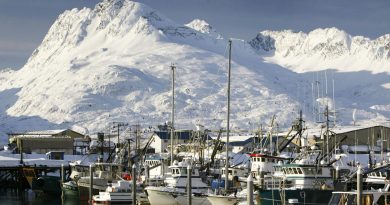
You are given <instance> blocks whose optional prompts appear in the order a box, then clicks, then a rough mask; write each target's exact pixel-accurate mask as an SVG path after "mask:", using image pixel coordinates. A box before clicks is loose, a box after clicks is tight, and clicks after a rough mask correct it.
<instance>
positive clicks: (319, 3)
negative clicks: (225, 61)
mask: <svg viewBox="0 0 390 205" xmlns="http://www.w3.org/2000/svg"><path fill="white" fill-rule="evenodd" d="M137 1H138V2H141V3H144V4H147V5H149V6H150V7H152V8H155V9H157V10H158V11H160V12H161V13H163V14H165V16H167V17H169V18H170V19H172V20H174V21H176V22H177V23H180V24H185V23H188V22H190V21H191V20H192V19H195V18H199V19H203V20H205V21H207V22H208V23H209V24H210V25H212V26H213V27H214V29H216V30H217V32H219V33H221V34H222V35H223V36H225V37H228V38H229V37H232V38H241V39H245V40H250V39H251V38H253V37H255V36H256V33H258V32H260V31H263V30H284V29H291V30H294V31H304V32H310V31H311V30H313V29H316V28H325V27H337V28H339V29H342V30H345V31H346V32H347V33H349V34H351V35H362V36H366V37H369V38H371V39H374V38H377V37H379V36H382V35H384V34H390V21H389V19H390V12H389V10H390V1H388V0H373V1H369V0H137ZM98 2H99V0H18V1H15V0H0V69H2V68H13V69H18V68H21V67H22V66H23V65H24V64H25V63H26V61H27V60H28V57H29V56H30V55H31V53H32V52H33V50H34V49H35V48H36V47H38V45H39V44H40V43H41V42H42V40H43V38H44V36H45V34H46V33H47V31H48V30H49V28H50V26H51V25H52V24H53V22H54V21H55V20H56V18H57V17H58V15H59V14H61V13H62V12H63V11H65V10H67V9H72V8H83V7H90V8H92V7H94V5H95V4H96V3H98Z"/></svg>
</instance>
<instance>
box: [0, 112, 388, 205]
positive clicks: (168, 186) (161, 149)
mask: <svg viewBox="0 0 390 205" xmlns="http://www.w3.org/2000/svg"><path fill="white" fill-rule="evenodd" d="M297 116H298V117H297V119H296V121H294V123H293V125H292V126H291V128H290V130H286V131H285V132H276V130H275V128H274V127H273V125H272V124H273V123H271V125H270V126H269V127H268V128H267V129H258V130H256V131H255V132H249V131H240V132H237V131H230V133H229V135H230V136H229V138H230V139H229V142H227V140H228V139H227V137H228V132H227V130H223V129H221V130H217V131H211V130H208V129H207V128H205V127H204V126H201V125H198V126H197V127H196V129H194V130H179V129H177V130H175V129H172V124H171V123H166V124H163V125H160V126H158V128H157V129H155V130H153V131H151V130H150V128H148V131H147V130H146V129H142V127H141V126H140V125H136V126H129V125H123V126H122V127H121V128H120V129H117V127H116V128H115V130H116V131H117V133H115V132H108V133H104V132H99V133H96V134H94V135H90V136H89V135H82V134H80V133H77V132H75V131H73V130H70V129H68V130H47V131H33V132H25V133H9V144H8V145H6V146H4V148H3V149H2V151H0V159H1V160H0V184H1V187H2V188H3V189H6V190H12V191H13V192H17V193H22V194H23V193H33V194H34V196H36V197H37V198H39V197H45V196H54V197H57V198H61V199H62V202H61V201H58V202H59V204H61V203H62V204H66V203H63V202H64V200H65V201H66V200H67V199H72V200H73V202H72V203H71V204H75V203H74V200H76V201H77V203H78V204H151V205H170V204H175V205H179V204H180V205H184V204H194V205H203V204H207V205H222V204H223V205H227V204H232V205H233V204H259V205H260V204H261V205H264V204H265V205H278V204H280V205H281V204H329V205H345V204H360V205H371V204H389V202H388V201H389V200H390V198H389V197H388V195H389V194H390V191H389V188H390V184H389V176H388V175H389V173H390V163H389V156H390V154H389V150H390V149H389V144H388V140H389V137H390V128H389V127H386V126H371V127H363V126H351V127H332V128H330V127H327V126H325V127H321V128H308V127H306V126H305V124H304V120H303V119H302V114H300V115H297ZM112 125H113V127H115V126H114V125H115V124H114V123H113V124H112ZM116 125H118V124H116ZM68 204H69V203H68Z"/></svg>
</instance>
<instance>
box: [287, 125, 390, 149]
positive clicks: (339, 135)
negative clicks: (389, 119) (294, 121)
mask: <svg viewBox="0 0 390 205" xmlns="http://www.w3.org/2000/svg"><path fill="white" fill-rule="evenodd" d="M292 135H294V132H292V133H291V134H290V137H291V136H292ZM303 136H304V139H306V140H307V143H308V145H316V146H319V148H320V149H322V143H317V142H318V141H321V140H325V141H326V128H313V129H306V130H305V131H304V133H303ZM389 140H390V127H386V126H381V125H378V126H340V127H332V128H330V129H329V139H328V142H329V151H331V149H333V148H334V147H335V145H336V144H337V147H340V146H341V145H344V146H345V145H346V146H350V147H351V146H357V145H359V146H362V145H364V146H367V147H371V148H374V147H376V148H379V149H383V150H384V151H385V150H388V149H389V148H390V144H389ZM293 142H294V143H295V144H297V143H298V138H297V139H296V140H295V141H293ZM303 144H305V143H303ZM389 150H390V149H389Z"/></svg>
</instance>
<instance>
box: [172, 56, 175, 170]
mask: <svg viewBox="0 0 390 205" xmlns="http://www.w3.org/2000/svg"><path fill="white" fill-rule="evenodd" d="M171 70H172V113H171V121H172V122H171V123H172V124H171V165H173V137H174V136H175V65H174V64H172V65H171Z"/></svg>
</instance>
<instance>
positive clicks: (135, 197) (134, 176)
mask: <svg viewBox="0 0 390 205" xmlns="http://www.w3.org/2000/svg"><path fill="white" fill-rule="evenodd" d="M136 168H137V167H136V166H135V164H133V166H132V170H131V174H132V178H131V180H132V185H133V186H132V191H133V192H132V196H133V204H137V195H136V193H137V175H136V171H137V170H136Z"/></svg>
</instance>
